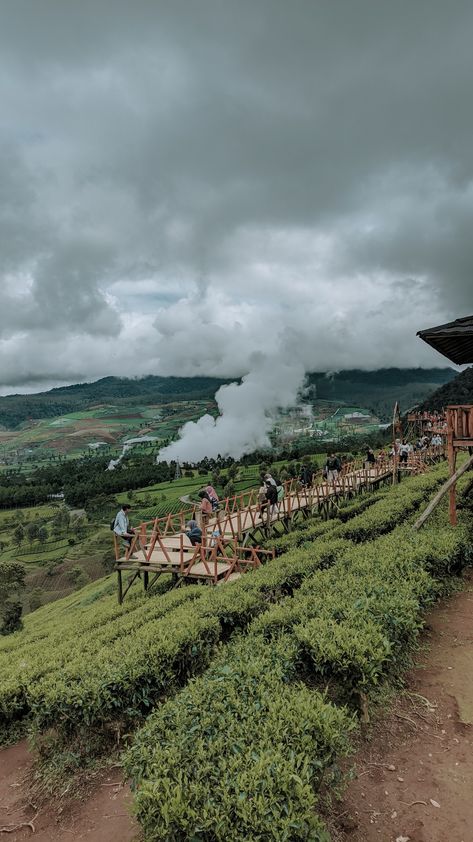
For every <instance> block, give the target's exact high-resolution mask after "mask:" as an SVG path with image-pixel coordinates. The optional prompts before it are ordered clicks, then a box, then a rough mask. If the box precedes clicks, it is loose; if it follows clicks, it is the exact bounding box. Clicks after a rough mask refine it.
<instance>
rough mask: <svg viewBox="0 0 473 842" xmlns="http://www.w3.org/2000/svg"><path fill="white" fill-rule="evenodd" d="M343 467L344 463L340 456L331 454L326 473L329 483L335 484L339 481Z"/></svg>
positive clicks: (326, 465) (326, 464)
mask: <svg viewBox="0 0 473 842" xmlns="http://www.w3.org/2000/svg"><path fill="white" fill-rule="evenodd" d="M341 467H342V463H341V462H340V459H339V458H338V456H336V455H335V453H330V455H329V457H328V459H327V461H326V463H325V472H326V474H327V481H328V482H331V483H334V482H335V481H336V480H337V479H338V474H339V473H340V470H341Z"/></svg>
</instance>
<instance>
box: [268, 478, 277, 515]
mask: <svg viewBox="0 0 473 842" xmlns="http://www.w3.org/2000/svg"><path fill="white" fill-rule="evenodd" d="M266 499H267V501H268V523H269V521H270V519H271V517H272V515H273V514H274V512H275V510H276V506H277V502H278V489H277V486H276V485H274V484H273V483H272V482H270V481H269V480H266Z"/></svg>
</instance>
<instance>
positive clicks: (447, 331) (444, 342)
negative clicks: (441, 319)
mask: <svg viewBox="0 0 473 842" xmlns="http://www.w3.org/2000/svg"><path fill="white" fill-rule="evenodd" d="M417 336H420V338H421V339H423V340H424V342H427V343H428V345H431V346H432V348H435V350H436V351H440V353H441V354H443V355H444V356H445V357H448V359H449V360H451V361H452V362H453V363H456V364H457V365H465V364H467V363H473V316H465V318H464V319H455V321H454V322H448V323H447V324H445V325H439V326H438V327H429V328H428V329H427V330H419V331H418V332H417Z"/></svg>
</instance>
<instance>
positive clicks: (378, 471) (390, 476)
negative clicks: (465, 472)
mask: <svg viewBox="0 0 473 842" xmlns="http://www.w3.org/2000/svg"><path fill="white" fill-rule="evenodd" d="M444 455H445V454H444V447H436V448H430V449H429V450H425V451H420V452H416V453H413V454H410V455H409V459H408V462H407V463H406V464H401V465H399V463H398V460H395V461H394V460H392V459H387V460H385V461H383V462H376V463H375V464H374V465H371V466H370V467H369V468H366V467H363V466H360V465H359V464H356V463H355V462H352V463H348V464H346V465H344V466H343V468H342V470H341V472H340V475H339V477H338V479H336V480H335V481H334V482H333V483H330V482H327V480H325V479H324V477H323V475H322V472H321V471H320V472H318V473H316V474H314V477H313V483H312V485H310V486H308V487H303V486H302V485H301V483H300V481H299V480H296V479H292V480H288V481H287V482H286V483H284V496H283V499H282V500H281V501H280V502H279V503H278V504H276V505H274V506H272V507H268V508H267V509H266V510H265V511H263V512H262V511H261V506H260V504H259V502H258V490H257V489H251V490H249V491H244V492H242V493H241V494H237V495H235V496H234V497H230V498H227V499H226V500H223V501H221V504H220V509H219V511H217V512H215V513H214V514H213V515H212V516H211V517H210V519H209V521H208V523H207V524H206V525H205V527H204V528H203V529H202V543H201V544H198V545H196V546H192V544H191V542H190V541H189V539H188V537H187V535H186V534H185V528H186V524H187V523H188V521H189V520H191V519H196V520H198V519H199V513H198V506H197V505H196V506H188V507H187V508H183V509H182V510H181V511H179V512H177V513H174V514H169V515H166V516H164V517H158V518H155V519H154V520H152V521H148V522H145V523H142V524H140V526H139V527H138V528H137V529H136V532H135V536H134V538H133V540H132V543H131V546H130V547H129V548H127V550H126V553H125V555H122V550H121V540H120V539H119V538H118V537H117V536H116V535H114V548H115V558H116V570H117V574H118V599H119V602H120V603H121V602H122V601H123V599H124V597H125V595H126V593H127V591H128V589H129V588H130V587H131V585H132V584H133V582H134V581H135V579H136V578H138V577H139V578H142V580H143V587H144V589H145V590H149V589H150V588H151V587H152V586H153V585H154V584H155V582H156V581H157V579H158V578H159V577H160V576H161V574H162V573H172V574H173V578H174V580H175V583H176V585H182V584H183V583H185V582H196V581H200V582H206V583H209V584H214V585H216V584H219V583H222V582H228V581H232V580H234V579H235V578H237V577H239V576H240V575H241V574H242V573H243V572H245V571H246V570H247V569H248V568H250V567H252V568H255V567H258V566H259V565H260V564H261V563H262V562H263V561H265V560H267V559H268V558H273V557H274V550H269V551H268V550H263V549H261V547H260V543H261V541H263V540H264V541H266V540H267V539H268V538H270V537H271V536H272V535H280V534H281V533H282V532H290V531H291V530H292V529H293V528H294V527H295V526H296V525H297V523H298V522H300V521H302V520H305V519H306V518H308V517H311V516H313V515H314V514H318V515H321V516H322V517H323V518H325V519H327V518H329V517H330V516H331V515H332V513H333V512H334V511H336V510H337V509H338V506H339V502H340V501H342V500H346V499H349V498H351V497H354V496H355V495H357V494H360V493H361V492H365V491H370V490H373V489H376V488H378V487H379V486H380V485H381V484H383V483H392V482H393V480H395V479H396V478H397V477H398V473H399V472H402V473H409V474H412V473H420V472H423V471H425V470H426V469H427V466H428V465H429V464H433V463H434V462H436V461H438V460H439V459H441V458H444ZM123 571H130V573H131V576H130V578H129V579H128V581H127V583H126V585H125V587H124V583H123V579H122V573H123Z"/></svg>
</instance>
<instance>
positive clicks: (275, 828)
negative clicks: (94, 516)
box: [0, 463, 472, 842]
mask: <svg viewBox="0 0 473 842" xmlns="http://www.w3.org/2000/svg"><path fill="white" fill-rule="evenodd" d="M447 472H448V469H447V466H446V465H445V463H443V464H441V465H438V466H435V467H434V468H432V469H431V470H430V471H429V472H428V473H427V474H425V475H421V476H417V477H414V478H410V479H406V480H404V481H403V482H402V483H401V484H400V485H396V486H390V487H386V488H384V489H382V490H380V491H378V492H376V493H375V494H373V495H372V499H371V500H370V501H369V503H368V500H369V497H370V495H363V496H361V497H360V498H356V499H355V500H353V501H351V502H350V503H349V504H348V507H347V512H345V513H344V511H343V509H341V510H340V515H344V517H343V519H342V517H340V518H338V517H337V518H335V519H333V520H331V521H327V522H322V521H320V520H319V519H318V518H311V519H309V520H307V521H305V523H304V524H302V525H301V527H300V528H298V529H297V530H296V531H295V532H294V533H292V534H291V535H288V536H287V537H288V539H289V538H290V539H291V540H292V542H293V543H292V546H288V547H285V548H282V549H280V551H281V553H282V554H281V555H279V556H278V557H277V558H276V559H274V560H272V561H269V562H268V563H267V564H266V565H264V566H262V567H261V568H259V569H257V570H255V571H253V572H252V573H249V574H247V575H245V576H243V577H242V578H241V579H240V580H238V581H237V582H235V583H233V584H231V585H227V586H225V587H222V588H214V589H210V588H204V587H199V586H188V587H186V588H183V589H178V590H173V591H168V590H165V589H166V588H167V587H168V583H166V582H164V583H163V585H162V586H161V587H160V591H159V592H157V593H155V594H154V595H149V596H144V595H143V594H142V592H141V591H140V589H139V588H138V587H137V588H135V589H133V591H132V593H131V595H130V596H129V597H127V599H126V601H125V603H124V604H123V605H122V606H119V605H117V602H116V599H115V597H114V595H113V593H112V592H111V591H112V587H113V580H112V579H105V580H102V581H100V582H98V583H94V584H93V585H89V586H88V587H87V588H85V589H83V590H82V591H79V592H78V593H75V594H73V595H71V596H69V597H67V598H66V599H64V600H60V601H58V602H56V603H54V604H52V605H49V606H45V607H44V608H40V609H39V610H37V611H35V612H34V613H33V614H32V615H30V616H29V617H27V618H26V621H25V629H24V631H22V632H19V633H16V634H14V635H10V636H9V637H5V638H3V640H1V641H0V668H1V670H2V677H3V681H2V686H1V687H0V724H1V728H2V731H3V737H4V738H7V739H8V737H9V736H10V735H12V734H14V733H15V732H18V729H19V727H23V726H24V725H26V724H28V726H29V729H30V731H31V733H32V735H33V736H34V737H35V739H36V744H37V745H40V746H41V763H40V764H39V766H38V768H37V775H41V774H43V776H45V778H44V780H48V781H49V785H50V786H51V787H52V788H54V786H55V781H56V783H58V781H59V780H60V781H61V786H62V787H64V783H65V781H66V780H68V777H69V776H70V774H71V773H72V772H76V771H77V769H78V767H79V766H80V765H81V763H84V762H88V763H90V761H91V759H92V758H95V761H94V762H96V758H97V756H102V757H103V758H105V757H106V758H107V759H108V762H111V761H110V758H111V757H112V758H115V759H118V758H117V752H118V753H120V752H122V751H123V749H125V753H124V754H123V753H122V754H121V757H120V760H119V762H124V764H125V770H126V773H127V775H128V776H129V777H130V778H131V782H132V786H133V789H134V800H135V810H136V813H137V816H138V819H139V821H140V823H141V825H142V827H143V830H144V834H145V838H146V839H149V840H151V839H153V840H162V842H165V841H166V840H171V839H176V840H177V839H182V840H184V839H189V840H190V839H195V840H197V839H199V840H209V839H222V840H223V839H225V840H228V842H247V840H248V839H276V838H277V839H281V840H282V839H287V840H289V839H292V840H294V842H295V840H301V842H303V841H304V840H305V842H309V840H313V842H328V839H329V837H328V834H327V832H326V830H325V828H324V824H323V818H322V815H323V804H322V800H321V798H320V789H321V786H322V783H323V784H324V787H325V789H326V790H327V789H328V791H330V790H331V789H332V788H336V787H337V786H339V785H340V770H339V768H338V763H339V760H340V759H341V758H342V757H343V756H344V755H345V754H347V753H349V751H350V735H351V733H352V732H353V731H354V730H355V729H356V728H357V724H358V721H359V717H360V714H361V712H362V711H364V712H365V714H366V712H367V711H368V710H370V708H371V705H372V704H374V702H375V699H376V694H377V693H379V688H380V686H381V687H382V686H383V685H386V684H387V683H388V682H389V681H390V679H391V678H392V677H393V676H399V672H400V671H402V670H403V669H405V668H406V666H407V665H408V663H409V652H410V651H411V650H412V649H413V648H414V647H415V645H416V641H417V640H418V636H419V632H420V630H421V628H422V624H423V615H424V613H425V610H426V608H427V607H428V606H430V605H431V604H432V603H433V601H434V600H435V599H436V598H437V597H438V596H439V594H441V593H442V592H444V591H445V589H446V588H448V579H449V577H451V576H452V574H457V573H459V572H460V571H461V570H462V568H463V566H464V565H465V564H467V563H468V562H469V560H470V559H471V555H472V546H471V532H470V527H471V523H470V515H469V512H468V510H467V509H466V508H465V507H463V508H462V509H461V510H460V520H461V522H460V525H459V526H458V528H457V529H455V530H452V529H451V528H450V527H449V525H448V514H447V505H446V503H445V504H444V505H443V507H442V508H441V509H439V510H438V511H437V512H436V513H435V515H434V516H433V518H432V519H431V520H430V521H429V522H428V524H427V525H426V526H425V527H424V529H423V530H422V532H420V533H414V531H413V530H412V529H410V528H409V524H411V523H412V521H413V519H414V518H415V517H416V516H417V513H418V511H419V509H421V508H423V507H424V506H425V504H426V502H427V500H428V499H429V498H430V497H431V496H432V494H433V493H434V491H435V490H436V489H437V488H438V487H439V485H440V484H441V483H442V482H443V481H444V479H445V477H446V475H447ZM468 481H469V478H466V477H464V478H462V480H461V481H460V482H459V492H461V491H462V490H465V488H466V485H467V483H468ZM284 549H285V551H283V550H284ZM140 726H141V727H140ZM124 735H126V743H125V744H123V742H122V741H123V736H124ZM103 762H106V761H105V759H104V760H103ZM95 768H96V767H95ZM54 775H56V779H54ZM209 792H211V793H212V798H211V799H210V798H209ZM216 828H218V829H219V830H218V834H216V833H215V829H216Z"/></svg>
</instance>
